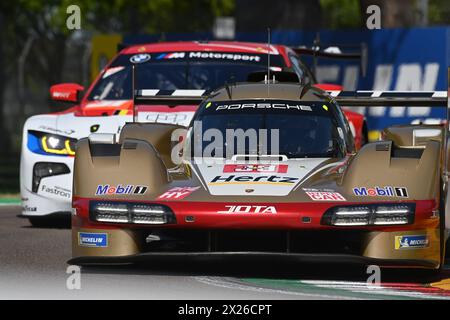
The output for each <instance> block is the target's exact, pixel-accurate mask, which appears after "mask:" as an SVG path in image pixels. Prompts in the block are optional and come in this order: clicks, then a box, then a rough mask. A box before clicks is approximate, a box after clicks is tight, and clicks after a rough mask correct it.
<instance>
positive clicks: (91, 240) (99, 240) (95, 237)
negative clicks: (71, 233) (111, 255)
mask: <svg viewBox="0 0 450 320" xmlns="http://www.w3.org/2000/svg"><path fill="white" fill-rule="evenodd" d="M78 245H80V246H82V247H96V248H106V247H107V246H108V234H106V233H91V232H78Z"/></svg>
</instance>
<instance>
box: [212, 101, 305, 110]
mask: <svg viewBox="0 0 450 320" xmlns="http://www.w3.org/2000/svg"><path fill="white" fill-rule="evenodd" d="M245 109H281V110H290V109H292V110H299V111H312V108H311V106H304V105H300V104H288V103H265V102H261V103H234V104H221V105H218V106H217V107H216V111H220V110H245Z"/></svg>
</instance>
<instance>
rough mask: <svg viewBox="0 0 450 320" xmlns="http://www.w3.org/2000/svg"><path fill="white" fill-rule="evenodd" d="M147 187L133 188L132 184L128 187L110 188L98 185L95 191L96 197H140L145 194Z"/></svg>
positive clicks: (107, 185)
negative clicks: (134, 195) (127, 195)
mask: <svg viewBox="0 0 450 320" xmlns="http://www.w3.org/2000/svg"><path fill="white" fill-rule="evenodd" d="M147 189H148V187H147V186H135V185H132V184H129V185H121V184H119V185H117V186H110V185H109V184H105V185H103V184H99V185H98V186H97V190H96V191H95V195H96V196H102V195H122V194H137V195H142V194H145V193H146V192H147Z"/></svg>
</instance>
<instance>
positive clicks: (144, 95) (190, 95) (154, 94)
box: [133, 89, 208, 122]
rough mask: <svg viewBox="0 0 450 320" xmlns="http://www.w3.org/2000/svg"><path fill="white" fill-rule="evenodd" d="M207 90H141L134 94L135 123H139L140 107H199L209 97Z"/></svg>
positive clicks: (135, 91)
mask: <svg viewBox="0 0 450 320" xmlns="http://www.w3.org/2000/svg"><path fill="white" fill-rule="evenodd" d="M207 93H208V92H207V91H206V90H183V89H178V90H159V89H140V90H134V94H133V121H134V122H137V110H136V106H138V105H165V106H169V107H175V106H180V105H199V104H200V103H201V102H202V101H203V99H205V98H206V97H207Z"/></svg>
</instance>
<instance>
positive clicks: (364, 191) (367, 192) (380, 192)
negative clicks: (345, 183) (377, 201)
mask: <svg viewBox="0 0 450 320" xmlns="http://www.w3.org/2000/svg"><path fill="white" fill-rule="evenodd" d="M353 193H354V194H355V196H358V197H398V198H408V189H406V188H405V187H390V186H385V187H373V188H367V187H355V188H353Z"/></svg>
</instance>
